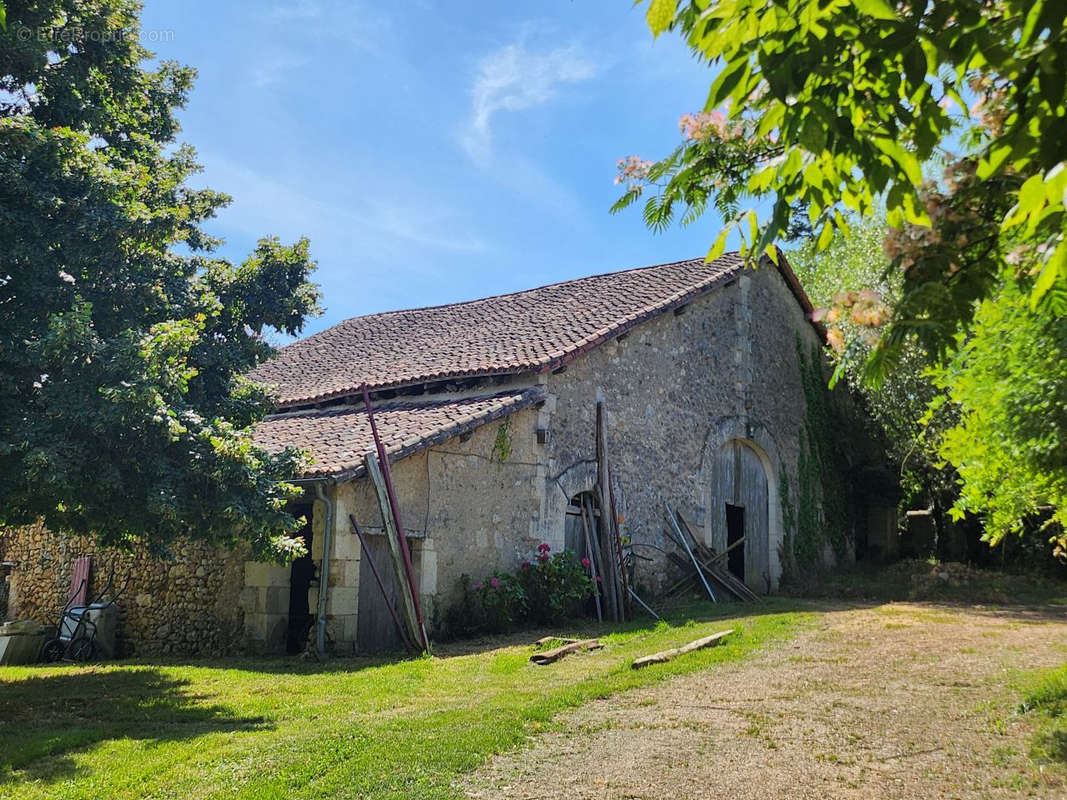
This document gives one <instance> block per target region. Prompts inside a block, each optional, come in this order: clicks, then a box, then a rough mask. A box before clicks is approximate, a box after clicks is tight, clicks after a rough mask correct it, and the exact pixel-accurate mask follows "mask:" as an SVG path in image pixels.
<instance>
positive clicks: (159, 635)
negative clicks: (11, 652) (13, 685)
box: [0, 525, 246, 657]
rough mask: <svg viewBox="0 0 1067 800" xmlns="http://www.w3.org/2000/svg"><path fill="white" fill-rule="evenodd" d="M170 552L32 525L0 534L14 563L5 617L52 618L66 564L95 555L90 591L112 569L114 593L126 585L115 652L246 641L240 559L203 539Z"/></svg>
mask: <svg viewBox="0 0 1067 800" xmlns="http://www.w3.org/2000/svg"><path fill="white" fill-rule="evenodd" d="M171 553H172V557H171V558H166V559H160V558H155V557H153V556H151V555H149V553H148V552H147V551H146V550H145V549H144V548H137V549H135V550H134V551H133V552H130V553H124V552H121V551H117V550H114V549H111V548H106V549H101V548H99V547H98V546H97V545H96V543H95V542H93V541H92V540H91V539H88V538H86V537H66V536H60V535H57V534H54V533H52V532H50V531H48V530H47V529H45V528H44V527H43V526H41V525H33V526H28V527H24V528H18V529H15V530H6V531H3V532H2V534H0V561H13V562H16V564H17V566H16V567H15V568H14V570H13V571H12V573H11V577H10V589H11V597H10V601H9V611H8V616H9V617H11V618H13V619H24V618H32V619H36V620H38V621H40V622H47V623H53V622H54V621H55V619H56V617H57V615H58V614H59V611H60V609H61V608H62V607H63V604H64V603H65V602H66V599H67V593H68V591H69V589H70V578H71V569H72V565H73V563H74V560H75V559H76V558H78V557H80V556H91V557H92V571H91V576H90V584H89V592H88V594H89V597H90V598H92V597H93V596H95V594H97V593H99V592H100V591H102V590H103V588H104V584H105V583H106V582H107V579H108V575H109V574H110V573H111V570H112V569H114V574H115V584H116V586H115V591H117V590H118V589H119V588H121V586H122V584H123V583H124V582H125V580H126V578H127V576H129V577H130V583H129V586H128V587H127V589H126V591H125V593H124V594H123V595H122V597H121V598H120V599H119V601H118V603H117V607H118V619H119V627H118V641H117V649H118V654H119V655H120V656H123V657H128V656H142V655H154V654H160V653H169V654H175V655H197V654H202V655H223V654H226V653H231V652H239V651H242V650H243V649H244V647H245V644H246V641H245V639H246V635H245V631H244V610H243V608H242V604H241V603H240V602H239V601H240V594H241V590H242V587H243V586H244V564H245V560H246V559H245V557H244V555H243V554H242V553H238V552H233V551H228V550H225V549H222V548H218V547H214V546H212V545H207V544H203V543H200V542H189V541H180V542H177V543H176V544H175V545H173V546H172V547H171Z"/></svg>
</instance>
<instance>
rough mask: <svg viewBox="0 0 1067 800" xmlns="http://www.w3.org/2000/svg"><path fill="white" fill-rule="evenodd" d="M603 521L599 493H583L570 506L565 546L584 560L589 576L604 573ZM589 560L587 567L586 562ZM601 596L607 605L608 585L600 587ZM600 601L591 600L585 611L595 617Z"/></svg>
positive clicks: (573, 499) (565, 529)
mask: <svg viewBox="0 0 1067 800" xmlns="http://www.w3.org/2000/svg"><path fill="white" fill-rule="evenodd" d="M599 519H600V504H599V503H597V497H596V493H595V492H579V493H578V494H576V495H575V496H574V497H572V498H571V499H570V502H569V503H568V505H567V518H566V524H565V527H564V536H563V546H564V548H565V549H567V550H570V551H572V552H573V553H574V554H575V555H576V556H577V557H578V558H579V559H580V560H582V561H583V569H584V571H585V572H586V574H587V575H591V576H597V577H599V576H601V575H602V574H603V566H604V553H603V551H602V547H603V544H602V543H601V541H600V532H599V525H598V520H599ZM585 560H588V564H587V565H586V564H585V563H584V562H585ZM596 589H597V594H599V595H601V603H604V602H605V600H604V599H603V594H604V584H603V582H601V583H599V584H597V586H596ZM596 607H597V606H596V600H594V599H593V598H592V597H590V598H589V599H588V600H587V602H586V608H585V612H586V613H587V614H590V615H592V614H594V613H595V611H596Z"/></svg>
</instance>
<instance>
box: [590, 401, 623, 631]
mask: <svg viewBox="0 0 1067 800" xmlns="http://www.w3.org/2000/svg"><path fill="white" fill-rule="evenodd" d="M596 463H597V488H596V494H597V503H598V504H599V506H600V509H601V513H600V515H599V516H598V517H596V521H597V523H598V539H599V545H600V547H599V548H590V553H593V554H594V558H593V561H594V562H595V563H594V570H595V572H594V575H595V577H599V578H600V585H601V591H602V593H603V598H604V606H605V607H606V611H607V616H608V618H609V619H611V620H612V621H614V622H625V621H626V620H627V619H629V618H630V596H631V590H630V585H629V576H628V574H627V570H626V560H625V558H624V557H623V553H622V537H621V536H620V534H619V514H618V512H617V511H616V507H615V493H614V491H612V486H611V473H610V467H609V462H608V422H607V412H606V410H605V408H604V401H603V400H597V404H596ZM585 520H587V524H591V523H592V521H593V515H592V509H588V510H587V513H586V516H585ZM595 577H594V580H595ZM597 612H598V614H600V613H601V610H600V606H599V605H598V606H597Z"/></svg>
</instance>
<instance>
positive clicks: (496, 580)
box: [489, 578, 500, 589]
mask: <svg viewBox="0 0 1067 800" xmlns="http://www.w3.org/2000/svg"><path fill="white" fill-rule="evenodd" d="M489 585H490V586H492V587H493V588H494V589H495V588H496V587H497V586H499V585H500V578H490V579H489Z"/></svg>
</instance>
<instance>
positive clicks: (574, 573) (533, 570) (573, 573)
mask: <svg viewBox="0 0 1067 800" xmlns="http://www.w3.org/2000/svg"><path fill="white" fill-rule="evenodd" d="M537 550H538V556H537V563H536V564H534V565H532V566H531V567H530V568H529V569H524V570H521V571H520V572H519V582H520V583H521V584H522V588H523V589H524V590H525V592H526V608H527V613H528V615H529V620H530V621H531V622H535V623H547V622H558V621H560V620H562V619H564V618H566V617H570V616H575V615H576V614H579V613H581V610H582V603H583V602H584V601H585V600H586V599H587V598H589V597H590V596H591V595H592V593H593V584H592V582H591V581H590V580H589V576H588V575H586V572H585V569H583V568H582V564H580V563H579V561H578V557H577V556H576V555H575V554H574V553H573V552H572V551H570V550H564V551H563V552H562V553H556V554H555V555H551V548H550V547H549V546H548V545H547V544H541V545H540V546H539V547H538V548H537Z"/></svg>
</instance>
